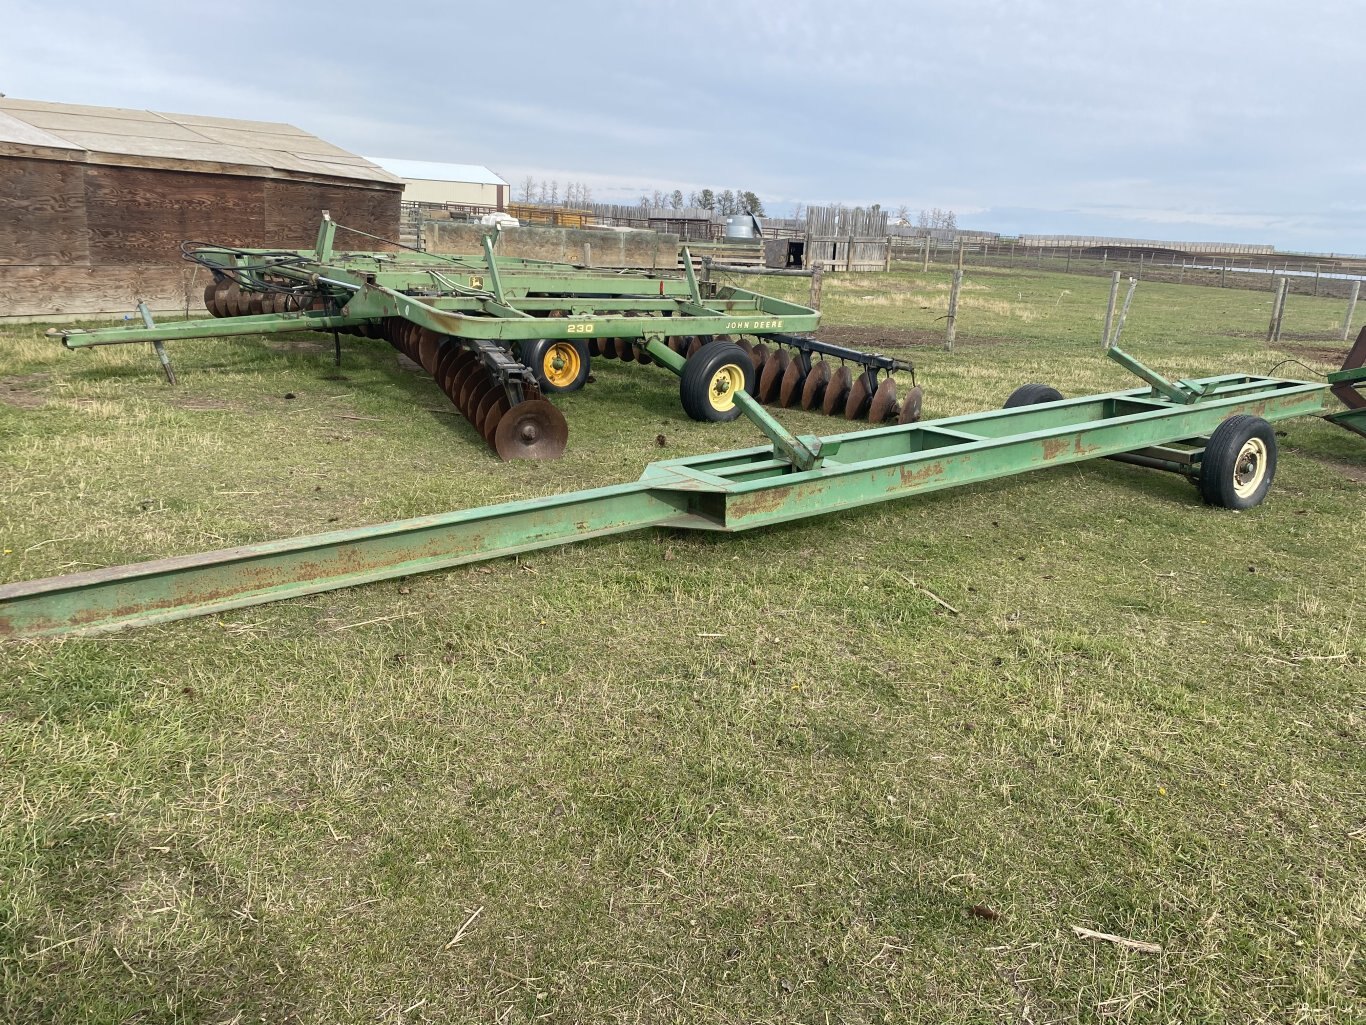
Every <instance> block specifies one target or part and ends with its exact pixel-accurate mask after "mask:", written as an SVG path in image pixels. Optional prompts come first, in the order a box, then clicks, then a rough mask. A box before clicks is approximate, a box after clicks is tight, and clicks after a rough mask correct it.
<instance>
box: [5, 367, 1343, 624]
mask: <svg viewBox="0 0 1366 1025" xmlns="http://www.w3.org/2000/svg"><path fill="white" fill-rule="evenodd" d="M703 351H705V350H703ZM663 352H664V353H667V354H669V355H670V356H673V357H674V358H676V359H679V360H680V361H681V359H682V358H681V357H678V356H676V354H674V353H673V352H672V350H670V349H668V348H667V347H665V348H664V349H663ZM1110 355H1111V356H1112V357H1113V358H1115V359H1117V360H1119V361H1120V362H1122V363H1124V364H1125V365H1126V366H1130V368H1131V369H1135V370H1136V371H1138V372H1140V373H1141V375H1142V376H1143V377H1144V378H1145V380H1147V381H1148V384H1147V386H1145V387H1141V388H1137V389H1134V390H1130V391H1119V392H1112V393H1110V394H1105V395H1090V396H1086V397H1083V398H1074V399H1064V398H1061V397H1060V396H1059V395H1058V393H1057V392H1056V391H1054V390H1053V389H1051V388H1048V387H1046V386H1043V385H1037V384H1029V385H1024V386H1022V387H1021V388H1019V389H1017V390H1016V392H1015V393H1014V394H1013V395H1012V396H1011V397H1010V399H1009V400H1007V403H1006V408H1004V409H999V410H991V411H987V412H982V413H974V414H970V415H967V416H957V417H948V418H945V419H940V420H932V421H926V422H923V423H916V424H894V425H887V426H881V427H873V428H869V429H866V430H862V431H858V432H855V433H851V434H841V435H833V436H827V437H821V438H801V439H794V441H796V442H797V443H798V444H799V445H800V450H801V452H802V453H803V454H804V456H805V457H806V459H807V463H806V465H802V464H801V463H800V462H799V461H798V460H796V459H794V458H793V457H792V456H791V455H790V454H788V453H787V452H785V451H784V450H783V448H782V446H780V445H778V444H776V443H775V444H772V445H765V446H760V447H755V448H746V449H739V450H736V451H731V452H720V453H716V454H714V455H702V456H692V457H688V458H684V459H672V460H666V461H664V462H659V463H653V464H651V465H650V466H648V467H646V469H645V472H644V473H643V474H642V476H641V478H640V479H639V480H638V481H635V482H633V483H629V484H619V485H614V486H611V487H604V488H595V489H592V490H588V491H577V492H572V493H569V494H563V495H558V496H553V497H550V498H537V499H534V500H530V501H525V502H513V503H510V504H505V505H494V506H487V507H485V508H481V509H471V510H467V511H463V512H455V513H443V514H439V515H433V516H423V517H418V518H416V519H409V520H401V521H398V522H394V523H385V524H380V525H377V526H370V527H360V528H357V529H352V530H341V531H334V532H331V533H327V534H318V535H315V536H312V537H298V538H290V539H288V540H282V541H271V542H266V543H263V544H254V545H245V546H242V547H239V548H229V549H226V550H223V551H217V552H208V553H204V554H200V555H185V556H177V557H174V558H169V559H161V560H157V561H155V562H147V563H142V564H139V565H133V566H122V567H114V568H109V569H100V570H94V571H90V572H85V573H77V574H74V575H71V576H64V577H53V578H50V579H47V580H37V581H32V582H26V583H16V584H8V585H4V586H0V639H6V638H9V639H16V638H34V637H42V636H50V635H60V634H79V633H97V632H102V631H108V630H117V629H120V628H124V627H131V626H140V625H146V624H150V623H158V622H164V621H167V620H175V619H183V618H186V617H189V616H200V615H207V614H211V613H217V612H223V611H225V610H228V609H235V608H241V607H243V606H249V605H257V604H261V603H263V602H271V601H279V600H281V599H286V598H296V597H300V596H303V595H308V594H314V593H316V592H319V591H326V590H330V589H333V588H339V587H350V586H353V585H357V584H364V583H368V582H371V581H375V580H383V579H387V578H392V577H403V576H410V575H412V574H415V573H424V572H428V571H431V570H440V569H448V568H450V567H453V566H459V565H461V564H464V563H470V562H478V561H481V560H485V559H494V558H499V557H502V556H507V555H515V554H518V553H521V552H527V551H533V550H535V549H539V548H546V547H550V546H553V545H561V544H568V543H571V542H574V541H583V540H587V539H589V538H596V537H604V536H608V535H612V534H621V533H626V532H628V531H635V530H643V529H649V528H664V529H674V530H706V531H719V532H734V531H741V530H751V529H754V528H758V527H765V526H769V525H771V524H776V523H784V522H787V521H790V520H798V519H803V518H805V517H809V516H821V515H826V514H828V513H833V512H839V511H841V510H845V509H853V508H857V507H859V506H864V505H870V504H873V503H877V502H885V501H890V500H892V499H900V498H909V497H912V496H915V495H919V494H923V493H926V492H929V491H936V490H941V489H944V488H952V487H959V486H962V485H965V484H972V483H976V482H978V481H984V480H990V479H993V478H997V477H1006V476H1010V475H1012V474H1017V473H1025V472H1027V471H1030V470H1036V469H1042V468H1045V467H1050V466H1060V465H1063V464H1068V463H1076V462H1081V461H1084V460H1089V459H1100V458H1107V457H1108V458H1112V459H1118V460H1121V461H1125V462H1129V463H1134V464H1137V465H1140V466H1146V467H1151V468H1154V469H1159V470H1167V471H1171V472H1174V473H1179V474H1182V475H1185V476H1187V477H1188V478H1190V479H1191V480H1192V481H1194V482H1195V483H1196V484H1197V485H1198V487H1199V491H1200V494H1201V496H1202V497H1203V498H1204V500H1205V501H1206V502H1207V503H1209V504H1211V505H1216V506H1222V507H1225V508H1232V509H1248V508H1251V507H1253V506H1255V505H1257V504H1259V503H1260V502H1261V501H1262V499H1263V498H1264V497H1265V496H1266V493H1267V490H1268V489H1269V488H1270V486H1271V481H1272V478H1273V477H1274V475H1275V469H1276V438H1275V434H1274V432H1273V431H1272V428H1271V423H1272V422H1274V421H1278V420H1283V419H1287V418H1289V417H1297V416H1307V415H1314V414H1319V413H1322V412H1323V410H1324V407H1325V404H1326V403H1327V401H1328V390H1327V387H1326V386H1325V385H1323V384H1317V383H1308V382H1304V381H1294V380H1284V379H1279V378H1271V377H1253V376H1246V375H1241V374H1230V375H1225V376H1220V377H1211V378H1205V379H1200V380H1185V381H1169V380H1167V379H1166V378H1164V377H1162V376H1161V375H1158V374H1156V373H1154V372H1152V371H1151V370H1149V369H1148V368H1147V367H1144V366H1142V364H1139V363H1138V362H1137V361H1136V360H1133V359H1132V358H1130V357H1128V356H1127V355H1125V354H1124V353H1122V352H1120V350H1118V349H1115V348H1112V349H1111V350H1110ZM697 358H698V355H697V354H694V356H693V357H692V358H691V359H689V360H688V361H687V365H694V361H696V360H697ZM685 371H686V366H685Z"/></svg>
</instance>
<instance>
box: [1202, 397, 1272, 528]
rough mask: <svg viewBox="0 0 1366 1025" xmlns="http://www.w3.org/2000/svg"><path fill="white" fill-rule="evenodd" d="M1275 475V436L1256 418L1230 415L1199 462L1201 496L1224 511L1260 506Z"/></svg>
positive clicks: (1212, 436) (1212, 438) (1215, 432)
mask: <svg viewBox="0 0 1366 1025" xmlns="http://www.w3.org/2000/svg"><path fill="white" fill-rule="evenodd" d="M1275 476H1276V433H1275V432H1274V431H1273V430H1272V429H1271V425H1270V424H1269V423H1267V422H1266V421H1265V420H1263V419H1262V418H1261V417H1259V416H1244V415H1239V416H1231V417H1229V418H1228V419H1227V420H1225V421H1224V422H1223V423H1221V424H1220V425H1219V426H1218V427H1216V428H1215V429H1214V433H1213V434H1211V435H1210V438H1209V444H1207V445H1206V446H1205V454H1204V456H1203V457H1201V459H1200V497H1201V498H1203V499H1204V500H1205V503H1206V504H1207V505H1217V506H1220V507H1221V508H1224V509H1251V508H1252V507H1253V506H1256V505H1261V503H1262V499H1264V498H1266V493H1267V491H1269V490H1270V489H1271V481H1272V478H1274V477H1275Z"/></svg>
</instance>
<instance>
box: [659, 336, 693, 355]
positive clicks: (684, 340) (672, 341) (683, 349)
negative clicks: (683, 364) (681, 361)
mask: <svg viewBox="0 0 1366 1025" xmlns="http://www.w3.org/2000/svg"><path fill="white" fill-rule="evenodd" d="M664 344H665V345H667V346H668V347H669V351H670V352H672V353H673V354H674V355H675V356H683V355H685V354H686V353H687V351H688V336H687V335H670V336H669V338H668V340H667V341H666V342H665V343H664Z"/></svg>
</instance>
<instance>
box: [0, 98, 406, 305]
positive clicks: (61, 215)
mask: <svg viewBox="0 0 1366 1025" xmlns="http://www.w3.org/2000/svg"><path fill="white" fill-rule="evenodd" d="M402 189H403V182H402V180H401V179H399V178H398V177H397V176H395V175H393V174H390V173H389V172H387V171H385V170H383V169H382V168H379V167H377V166H375V165H374V164H372V163H371V162H370V161H368V160H366V159H365V158H364V157H360V156H357V155H356V154H354V153H349V152H347V151H346V150H344V149H341V148H339V147H337V146H334V145H333V144H331V143H329V142H326V141H325V140H323V139H320V138H318V137H317V136H315V135H311V134H309V133H308V132H305V131H302V130H300V129H298V128H295V127H294V126H292V125H286V124H279V123H275V122H267V121H243V120H235V119H230V118H220V117H208V116H202V115H194V114H166V113H160V112H157V111H149V110H130V109H126V108H119V107H91V106H81V105H76V104H66V103H45V102H39V101H34V100H17V99H0V320H3V319H8V318H26V319H37V318H45V317H50V316H73V315H97V314H106V313H124V312H127V311H129V310H131V309H132V308H133V307H134V306H135V304H136V303H137V302H138V301H139V300H144V301H146V302H147V303H148V305H149V306H150V307H151V308H152V309H153V310H162V311H168V310H180V311H181V312H182V313H183V312H185V311H186V310H187V309H188V310H189V311H190V312H191V313H197V312H199V311H200V310H201V309H202V293H203V288H204V285H205V284H206V283H207V282H206V281H204V280H203V277H204V275H203V272H202V271H199V272H198V273H197V275H196V268H195V267H194V266H193V265H191V264H189V263H186V262H185V261H183V260H181V259H180V243H181V242H183V241H185V240H198V241H209V242H221V243H225V244H227V245H241V246H278V247H281V248H307V247H309V246H311V245H312V243H313V239H314V237H315V234H316V231H317V225H318V220H319V216H320V214H321V212H322V211H323V210H329V211H331V213H332V217H333V219H334V220H336V221H337V222H338V223H340V224H343V225H348V226H350V227H354V228H358V229H360V230H362V231H366V232H369V233H370V234H373V235H379V236H382V237H384V238H394V237H396V236H397V234H398V226H399V207H400V203H401V201H402ZM338 241H339V243H344V244H351V245H353V246H354V248H357V249H372V248H376V245H375V243H373V242H372V241H371V240H369V239H362V238H360V237H358V236H357V237H354V241H353V242H348V241H347V240H346V239H345V237H344V236H341V237H339V239H338Z"/></svg>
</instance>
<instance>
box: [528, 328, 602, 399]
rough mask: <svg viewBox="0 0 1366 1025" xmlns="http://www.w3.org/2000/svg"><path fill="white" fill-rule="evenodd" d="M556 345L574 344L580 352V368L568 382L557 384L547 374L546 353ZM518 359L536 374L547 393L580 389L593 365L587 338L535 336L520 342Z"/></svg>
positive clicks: (542, 389)
mask: <svg viewBox="0 0 1366 1025" xmlns="http://www.w3.org/2000/svg"><path fill="white" fill-rule="evenodd" d="M555 345H572V346H573V347H574V351H575V352H576V353H578V356H579V370H578V373H577V374H575V375H574V378H573V379H572V380H571V381H569V382H568V383H565V382H561V383H559V384H556V383H555V382H554V381H552V380H550V378H549V377H548V376H547V375H546V372H545V357H546V353H547V352H549V351H550V349H551V347H553V346H555ZM517 361H518V362H519V363H521V364H522V365H523V366H524V367H527V368H528V369H530V371H531V372H532V373H533V374H535V375H536V382H537V383H538V384H539V385H540V386H541V391H542V392H544V393H545V394H547V395H549V394H553V393H555V392H567V391H578V390H579V389H580V388H582V387H583V386H584V383H585V382H586V381H587V380H588V374H589V371H590V369H591V366H592V357H591V356H590V355H589V352H588V340H587V339H586V338H533V339H531V340H530V341H526V342H520V343H518V346H517Z"/></svg>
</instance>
